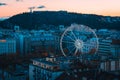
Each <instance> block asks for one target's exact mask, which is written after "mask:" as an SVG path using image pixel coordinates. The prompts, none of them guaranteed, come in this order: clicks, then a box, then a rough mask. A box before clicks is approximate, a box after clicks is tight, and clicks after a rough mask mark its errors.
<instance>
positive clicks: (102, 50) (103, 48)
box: [98, 39, 112, 58]
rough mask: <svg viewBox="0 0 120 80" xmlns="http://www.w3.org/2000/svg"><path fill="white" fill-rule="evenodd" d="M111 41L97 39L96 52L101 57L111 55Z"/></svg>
mask: <svg viewBox="0 0 120 80" xmlns="http://www.w3.org/2000/svg"><path fill="white" fill-rule="evenodd" d="M111 43H112V40H110V39H99V49H98V54H99V55H101V57H102V58H105V57H109V56H112V53H111Z"/></svg>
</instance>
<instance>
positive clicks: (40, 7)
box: [37, 5, 45, 9]
mask: <svg viewBox="0 0 120 80" xmlns="http://www.w3.org/2000/svg"><path fill="white" fill-rule="evenodd" d="M37 8H38V9H42V8H45V6H44V5H41V6H38V7H37Z"/></svg>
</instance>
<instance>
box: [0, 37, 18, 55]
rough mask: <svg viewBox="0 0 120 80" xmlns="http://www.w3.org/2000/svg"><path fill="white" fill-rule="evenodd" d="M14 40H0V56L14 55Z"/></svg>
mask: <svg viewBox="0 0 120 80" xmlns="http://www.w3.org/2000/svg"><path fill="white" fill-rule="evenodd" d="M15 53H16V40H14V39H0V54H15Z"/></svg>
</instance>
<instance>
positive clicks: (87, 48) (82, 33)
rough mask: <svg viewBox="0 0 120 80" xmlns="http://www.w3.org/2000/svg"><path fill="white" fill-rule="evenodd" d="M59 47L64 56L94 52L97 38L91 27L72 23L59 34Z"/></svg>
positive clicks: (96, 47) (96, 48)
mask: <svg viewBox="0 0 120 80" xmlns="http://www.w3.org/2000/svg"><path fill="white" fill-rule="evenodd" d="M60 49H61V51H62V54H63V55H64V56H78V55H81V54H96V52H97V50H98V38H97V36H96V34H95V32H94V30H92V29H91V28H89V27H87V26H85V25H77V24H72V25H71V26H70V27H68V28H67V29H66V30H65V31H64V33H63V34H62V36H61V39H60Z"/></svg>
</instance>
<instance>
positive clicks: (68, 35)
mask: <svg viewBox="0 0 120 80" xmlns="http://www.w3.org/2000/svg"><path fill="white" fill-rule="evenodd" d="M65 35H66V37H68V38H69V39H71V40H72V41H75V40H74V39H73V38H72V37H71V36H69V35H67V34H65Z"/></svg>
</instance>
